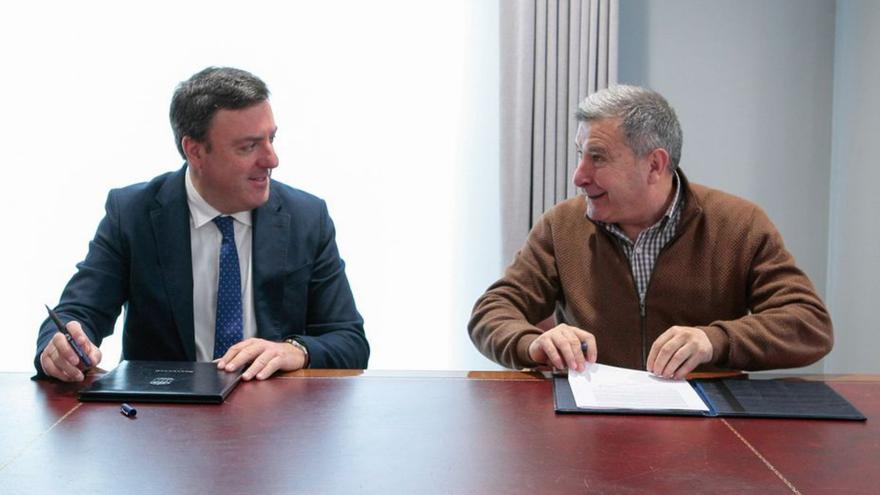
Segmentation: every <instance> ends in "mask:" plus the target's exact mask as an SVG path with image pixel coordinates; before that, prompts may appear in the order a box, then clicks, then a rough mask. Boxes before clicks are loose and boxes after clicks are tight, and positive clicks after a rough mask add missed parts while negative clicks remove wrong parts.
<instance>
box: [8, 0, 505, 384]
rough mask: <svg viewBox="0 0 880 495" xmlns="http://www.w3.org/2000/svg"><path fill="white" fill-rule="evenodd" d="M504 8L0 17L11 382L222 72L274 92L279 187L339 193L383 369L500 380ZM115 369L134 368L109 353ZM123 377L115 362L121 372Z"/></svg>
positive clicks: (204, 8)
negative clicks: (48, 310)
mask: <svg viewBox="0 0 880 495" xmlns="http://www.w3.org/2000/svg"><path fill="white" fill-rule="evenodd" d="M497 10H498V4H497V0H484V1H479V2H473V1H470V0H458V1H443V2H410V1H405V0H381V1H379V0H377V1H373V2H361V1H357V0H340V1H335V2H313V1H301V2H274V1H264V0H255V1H251V2H247V3H242V2H233V1H211V2H208V1H189V2H161V1H160V2H154V3H150V4H149V5H147V4H130V3H126V2H122V3H120V2H111V1H93V2H62V1H42V2H30V3H27V2H15V3H9V2H7V3H5V4H3V6H2V7H0V46H3V49H2V50H0V66H2V67H3V77H2V78H0V94H3V95H4V104H3V117H2V119H0V149H2V150H3V152H2V155H0V156H2V162H3V170H4V172H5V173H4V175H5V180H3V181H2V182H0V198H2V201H3V202H2V205H3V210H4V211H5V212H6V215H5V219H6V221H5V226H4V228H3V231H4V236H3V242H2V243H0V277H2V280H3V283H2V284H0V305H2V314H3V316H4V330H3V336H4V345H3V346H0V370H16V371H29V370H32V365H31V362H32V359H33V349H34V342H35V340H36V331H37V327H38V325H39V323H40V322H41V321H42V319H43V318H44V317H45V314H44V313H45V310H44V309H43V306H42V305H43V304H44V303H48V304H50V305H52V304H54V303H55V302H56V301H57V300H58V297H59V295H60V293H61V290H62V288H63V286H64V284H65V283H66V281H67V280H68V279H69V277H70V276H71V274H72V273H73V271H74V265H75V263H76V262H78V261H79V260H81V259H82V258H83V257H84V255H85V252H86V247H87V244H88V241H89V240H90V239H91V237H92V235H93V234H94V230H95V227H96V226H97V224H98V221H99V220H100V218H101V216H102V214H103V203H104V200H105V198H106V193H107V190H108V189H110V188H111V187H119V186H123V185H126V184H129V183H132V182H138V181H143V180H148V179H149V178H151V177H153V176H155V175H157V174H159V173H161V172H164V171H167V170H171V169H176V168H178V167H179V166H180V163H181V160H180V158H179V157H178V156H177V152H176V149H175V147H174V144H173V138H172V135H171V131H170V127H169V124H168V117H167V113H168V104H169V101H170V96H171V93H172V91H173V89H174V86H175V85H176V84H177V83H178V82H179V81H181V80H183V79H186V78H187V77H189V76H190V75H191V74H193V73H194V72H196V71H198V70H200V69H201V68H203V67H205V66H208V65H232V66H238V67H241V68H244V69H247V70H251V71H253V72H254V73H255V74H257V75H259V76H260V77H262V78H263V79H264V80H265V81H266V82H267V83H268V85H269V87H270V89H271V90H272V93H273V96H272V100H271V101H272V105H273V107H274V111H275V117H276V121H277V123H278V125H279V133H278V138H277V141H276V146H277V151H278V153H279V156H280V160H281V166H280V167H279V168H278V169H277V170H276V173H275V175H274V177H275V178H277V179H279V180H282V181H284V182H287V183H289V184H291V185H293V186H295V187H300V188H302V189H305V190H307V191H310V192H312V193H315V194H317V195H319V196H321V197H323V198H325V199H326V200H327V202H328V205H329V207H330V213H331V215H332V216H333V217H334V220H335V221H336V224H337V232H338V243H339V247H340V251H341V253H342V256H343V257H344V258H345V260H346V262H347V266H348V274H349V278H350V280H351V283H352V286H353V290H354V293H355V298H356V301H357V303H358V306H359V309H360V310H361V312H362V313H363V315H364V318H365V321H366V331H367V336H368V338H369V340H370V343H371V345H372V349H373V354H372V358H371V361H370V367H371V368H386V369H388V368H392V369H393V368H399V369H404V368H412V369H481V368H484V369H485V368H488V369H494V368H496V366H495V365H493V364H491V363H490V362H489V361H488V360H487V359H485V358H483V357H482V356H480V355H479V354H478V353H477V352H476V351H475V350H474V348H473V346H472V344H471V343H470V341H469V339H468V337H467V333H466V329H465V325H466V322H467V319H468V316H469V314H470V309H471V305H472V304H473V302H474V301H475V300H476V298H477V297H478V296H479V294H481V293H482V291H483V290H484V289H485V287H486V286H487V285H488V284H489V283H490V282H491V280H492V278H494V277H495V276H497V273H496V270H495V268H496V267H497V266H499V265H500V263H501V262H500V260H498V254H497V253H498V252H499V251H500V249H499V244H500V233H499V224H500V221H499V218H497V217H498V209H497V203H498V188H499V185H498V182H499V181H498V165H497V164H498V118H497V115H498V70H497V60H498V13H497ZM103 349H104V353H105V365H109V366H112V363H113V362H115V360H116V359H117V358H118V356H119V353H120V351H119V349H120V341H119V338H118V335H114V337H113V338H111V339H109V341H106V342H105V345H104V346H103ZM108 363H109V364H108Z"/></svg>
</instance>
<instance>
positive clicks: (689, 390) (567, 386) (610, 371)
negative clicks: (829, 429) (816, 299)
mask: <svg viewBox="0 0 880 495" xmlns="http://www.w3.org/2000/svg"><path fill="white" fill-rule="evenodd" d="M553 395H554V403H555V409H556V412H558V413H607V414H654V415H684V416H742V417H763V418H809V419H848V420H857V421H864V420H865V416H864V415H863V414H862V413H860V412H859V411H858V409H856V408H855V407H853V405H852V404H850V403H849V402H848V401H847V400H846V399H844V398H843V397H841V396H840V394H838V393H837V392H835V391H834V390H833V389H832V388H831V387H829V386H828V385H826V384H825V383H823V382H814V381H797V380H789V379H766V380H761V379H758V380H747V379H741V378H723V379H706V380H691V381H685V380H667V379H664V378H659V377H656V376H654V375H651V374H650V373H647V372H645V371H637V370H629V369H624V368H616V367H613V366H605V365H601V364H592V365H589V366H588V367H587V370H586V371H584V372H576V371H570V372H569V375H568V377H565V376H556V377H554V379H553Z"/></svg>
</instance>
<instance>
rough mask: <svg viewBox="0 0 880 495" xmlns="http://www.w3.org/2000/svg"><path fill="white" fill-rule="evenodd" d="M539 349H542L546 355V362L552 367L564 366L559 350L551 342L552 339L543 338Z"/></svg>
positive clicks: (561, 367) (560, 367)
mask: <svg viewBox="0 0 880 495" xmlns="http://www.w3.org/2000/svg"><path fill="white" fill-rule="evenodd" d="M541 349H542V350H543V351H544V354H546V355H547V362H548V363H549V364H550V365H552V366H553V367H554V368H559V369H563V368H565V364H564V363H563V361H562V357H560V355H559V351H557V350H556V344H554V343H553V340H552V339H549V338H548V339H544V340H543V341H542V342H541Z"/></svg>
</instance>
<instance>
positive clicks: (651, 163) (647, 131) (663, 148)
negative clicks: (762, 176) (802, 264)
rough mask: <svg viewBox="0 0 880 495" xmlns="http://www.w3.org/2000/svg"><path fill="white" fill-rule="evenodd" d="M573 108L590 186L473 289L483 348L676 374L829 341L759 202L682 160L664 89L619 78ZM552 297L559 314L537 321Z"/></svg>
mask: <svg viewBox="0 0 880 495" xmlns="http://www.w3.org/2000/svg"><path fill="white" fill-rule="evenodd" d="M577 118H578V121H579V122H580V125H579V127H578V134H577V138H576V143H577V147H578V153H580V154H581V155H582V156H581V159H580V163H579V165H578V168H577V169H576V170H575V173H574V183H575V185H576V186H577V187H578V188H579V189H580V190H582V191H583V192H584V196H585V197H584V196H580V197H577V198H573V199H569V200H566V201H563V202H561V203H559V204H557V205H556V206H555V207H553V208H552V209H551V210H549V211H548V212H547V213H545V214H544V216H543V217H542V218H541V219H540V220H539V221H538V222H537V224H536V225H535V226H534V228H533V229H532V231H531V233H530V234H529V237H528V240H527V241H526V244H525V246H524V247H523V248H522V250H521V251H520V252H519V253H517V255H516V258H515V259H514V261H513V263H512V264H511V265H510V266H509V267H508V268H507V270H506V271H505V273H504V276H503V277H502V278H501V279H500V280H498V281H497V282H495V283H494V284H493V285H492V286H491V287H489V289H488V290H487V291H486V293H485V294H484V295H483V296H482V297H481V298H480V299H479V300H478V301H477V303H476V305H475V307H474V311H473V315H472V317H471V321H470V324H469V325H468V330H469V332H470V336H471V339H472V340H473V342H474V343H475V344H476V346H477V347H478V348H479V349H480V351H481V352H482V353H483V354H485V355H486V356H488V357H489V358H491V359H493V360H494V361H496V362H498V363H500V364H502V365H504V366H508V367H512V368H522V367H534V366H540V365H552V366H554V367H557V368H565V367H568V368H572V369H578V370H583V369H584V367H585V365H586V362H591V363H592V362H596V361H597V360H598V361H599V362H602V363H605V364H610V365H614V366H623V367H628V368H636V369H646V370H648V371H651V372H653V373H654V374H657V375H659V376H665V377H675V378H682V377H684V376H685V375H686V374H687V373H689V372H691V371H693V370H694V369H696V368H697V367H701V368H702V369H710V368H714V369H717V368H727V369H743V370H759V369H771V368H786V367H796V366H804V365H807V364H810V363H812V362H815V361H816V360H818V359H820V358H821V357H822V356H824V355H825V354H827V353H828V352H829V351H830V350H831V345H832V342H833V337H832V328H831V319H830V317H829V315H828V312H827V310H826V309H825V306H824V304H823V303H822V300H821V299H820V298H819V296H818V295H817V294H816V292H815V289H814V288H813V285H812V283H811V282H810V280H809V278H808V277H807V276H806V275H805V274H804V272H803V271H801V270H800V269H799V268H798V267H797V266H796V265H795V261H794V258H793V257H792V255H791V254H790V253H789V252H788V251H787V250H786V249H785V246H784V244H783V241H782V237H781V236H780V234H779V232H778V231H777V230H776V228H775V227H774V226H773V224H772V223H771V222H770V220H769V219H768V218H767V215H766V214H765V213H764V212H763V211H762V210H761V209H760V208H759V207H758V206H756V205H754V204H752V203H750V202H748V201H746V200H744V199H741V198H737V197H735V196H732V195H730V194H726V193H724V192H721V191H718V190H715V189H710V188H708V187H704V186H700V185H697V184H692V183H690V182H689V181H688V180H687V178H686V177H685V175H684V173H683V172H682V171H681V170H680V169H679V168H678V162H679V159H680V157H681V142H682V136H681V127H680V125H679V123H678V118H677V117H676V115H675V112H674V110H673V109H672V108H671V107H670V106H669V104H668V103H667V102H666V100H665V99H664V98H663V97H662V96H660V95H659V94H657V93H655V92H653V91H650V90H647V89H644V88H638V87H633V86H616V87H613V88H609V89H606V90H603V91H600V92H598V93H595V94H593V95H591V96H590V97H589V98H587V99H586V100H584V102H583V103H582V104H581V105H580V107H579V109H578V113H577ZM554 310H555V315H556V321H557V323H558V325H556V327H554V328H552V329H550V330H547V331H542V330H541V329H539V328H538V327H537V326H536V324H537V323H538V322H540V321H542V320H544V319H545V318H547V317H548V316H550V315H551V314H553V313H554ZM584 351H586V352H584Z"/></svg>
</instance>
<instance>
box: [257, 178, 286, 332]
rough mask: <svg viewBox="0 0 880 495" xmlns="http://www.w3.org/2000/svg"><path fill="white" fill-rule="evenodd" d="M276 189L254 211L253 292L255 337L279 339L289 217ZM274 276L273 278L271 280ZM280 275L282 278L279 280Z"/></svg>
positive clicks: (273, 186)
mask: <svg viewBox="0 0 880 495" xmlns="http://www.w3.org/2000/svg"><path fill="white" fill-rule="evenodd" d="M274 188H275V185H274V183H273V184H272V191H270V194H269V201H267V202H266V204H264V205H263V206H261V207H259V208H257V209H256V210H254V214H253V223H254V234H253V235H254V237H253V247H252V249H253V260H252V263H253V277H254V278H253V289H254V310H255V313H256V319H257V336H258V337H263V338H267V337H268V338H280V337H282V335H281V334H280V323H281V322H280V317H281V316H280V315H281V313H282V311H281V309H282V308H283V307H284V276H283V274H285V273H287V267H286V266H285V264H286V262H287V248H288V246H289V245H290V243H289V239H290V215H289V214H288V213H285V212H284V211H283V208H282V203H281V201H280V200H279V199H278V195H277V194H275V193H274ZM273 274H274V276H273ZM279 274H281V275H280V276H279Z"/></svg>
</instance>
